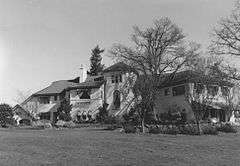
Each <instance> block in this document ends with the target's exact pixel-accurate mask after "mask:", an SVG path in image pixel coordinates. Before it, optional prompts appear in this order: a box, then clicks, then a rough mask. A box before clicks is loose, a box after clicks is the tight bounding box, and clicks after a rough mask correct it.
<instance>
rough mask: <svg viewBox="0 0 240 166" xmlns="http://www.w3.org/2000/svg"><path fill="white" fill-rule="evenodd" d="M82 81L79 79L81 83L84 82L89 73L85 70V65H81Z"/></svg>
mask: <svg viewBox="0 0 240 166" xmlns="http://www.w3.org/2000/svg"><path fill="white" fill-rule="evenodd" d="M79 69H80V79H79V83H81V82H84V81H85V80H86V78H87V71H86V69H85V68H84V66H83V64H81V66H80V68H79Z"/></svg>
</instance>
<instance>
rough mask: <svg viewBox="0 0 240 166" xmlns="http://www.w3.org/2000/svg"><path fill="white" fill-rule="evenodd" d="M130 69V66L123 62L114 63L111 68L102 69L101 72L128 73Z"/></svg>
mask: <svg viewBox="0 0 240 166" xmlns="http://www.w3.org/2000/svg"><path fill="white" fill-rule="evenodd" d="M129 69H130V66H128V65H127V64H125V63H123V62H118V63H115V64H114V65H112V66H109V67H108V68H106V69H104V70H103V72H104V73H106V72H115V71H128V70H129Z"/></svg>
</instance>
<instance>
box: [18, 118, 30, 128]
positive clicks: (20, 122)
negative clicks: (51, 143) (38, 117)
mask: <svg viewBox="0 0 240 166" xmlns="http://www.w3.org/2000/svg"><path fill="white" fill-rule="evenodd" d="M19 125H21V126H31V120H29V119H21V120H20V121H19Z"/></svg>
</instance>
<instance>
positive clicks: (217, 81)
mask: <svg viewBox="0 0 240 166" xmlns="http://www.w3.org/2000/svg"><path fill="white" fill-rule="evenodd" d="M145 78H146V76H144V75H142V76H140V78H139V79H138V81H141V80H143V79H145ZM158 79H159V85H158V88H164V87H170V86H176V85H180V84H185V83H190V82H191V83H204V84H205V83H211V84H213V85H221V86H229V87H231V86H233V84H232V83H231V82H229V81H225V80H222V79H221V78H218V77H209V76H206V75H202V74H199V73H198V72H194V71H192V70H185V71H180V72H177V73H175V75H173V76H172V77H171V73H167V74H165V75H161V76H159V78H158Z"/></svg>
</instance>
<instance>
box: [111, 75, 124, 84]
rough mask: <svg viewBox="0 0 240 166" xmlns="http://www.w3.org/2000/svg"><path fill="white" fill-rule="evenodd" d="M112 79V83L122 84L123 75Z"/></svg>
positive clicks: (113, 76)
mask: <svg viewBox="0 0 240 166" xmlns="http://www.w3.org/2000/svg"><path fill="white" fill-rule="evenodd" d="M111 79H112V83H119V82H122V75H121V74H115V75H112V76H111Z"/></svg>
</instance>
